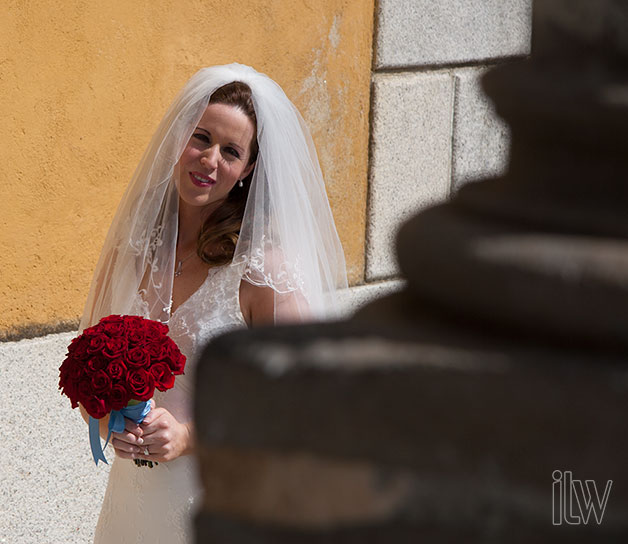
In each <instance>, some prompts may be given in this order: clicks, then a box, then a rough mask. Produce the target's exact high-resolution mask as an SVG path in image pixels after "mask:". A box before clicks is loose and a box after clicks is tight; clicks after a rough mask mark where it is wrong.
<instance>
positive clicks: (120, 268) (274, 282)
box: [81, 64, 347, 330]
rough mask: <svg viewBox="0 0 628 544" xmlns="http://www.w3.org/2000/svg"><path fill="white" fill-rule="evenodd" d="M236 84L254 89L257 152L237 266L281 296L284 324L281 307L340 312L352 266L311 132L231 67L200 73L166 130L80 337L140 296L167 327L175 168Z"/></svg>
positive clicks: (152, 150)
mask: <svg viewBox="0 0 628 544" xmlns="http://www.w3.org/2000/svg"><path fill="white" fill-rule="evenodd" d="M233 81H241V82H243V83H246V84H247V85H248V86H249V87H250V88H251V91H252V97H253V104H254V107H255V114H256V117H257V140H258V146H259V152H258V157H257V162H256V165H255V169H254V172H253V178H252V182H251V186H250V189H249V196H248V200H247V203H246V208H245V212H244V219H243V222H242V228H241V231H240V237H239V239H238V242H237V245H236V249H235V254H234V258H233V263H232V264H231V265H230V266H235V267H238V268H237V270H238V273H241V274H242V277H243V278H244V279H245V280H247V281H249V282H251V283H252V284H254V285H258V286H267V287H270V288H272V289H273V291H274V294H275V319H276V320H278V321H280V320H282V317H283V316H282V312H283V310H282V308H289V310H286V313H289V314H290V318H294V317H295V313H296V314H297V315H296V317H297V319H298V318H300V319H310V318H312V319H321V318H325V317H334V316H335V315H337V311H338V300H337V290H338V289H342V288H346V285H347V279H346V269H345V260H344V254H343V251H342V246H341V244H340V240H339V238H338V234H337V232H336V228H335V225H334V221H333V217H332V214H331V209H330V207H329V202H328V200H327V194H326V192H325V185H324V181H323V177H322V174H321V170H320V166H319V163H318V158H317V155H316V150H315V148H314V144H313V142H312V138H311V136H310V133H309V130H308V128H307V126H306V125H305V122H304V121H303V119H302V117H301V115H300V114H299V112H298V111H297V109H296V108H295V106H294V105H293V104H292V102H290V100H289V99H288V98H287V97H286V95H285V94H284V92H283V90H282V89H281V87H279V85H277V84H276V83H275V82H274V81H273V80H272V79H270V78H269V77H268V76H266V75H264V74H261V73H259V72H256V71H255V70H254V69H253V68H250V67H248V66H243V65H240V64H229V65H225V66H214V67H210V68H203V69H201V70H199V71H198V72H197V73H196V74H195V75H194V76H193V77H192V78H191V79H190V80H189V81H188V83H187V84H186V85H185V87H184V88H183V90H182V91H181V92H180V93H179V95H178V96H177V97H176V99H175V100H174V102H173V104H172V105H171V106H170V108H169V109H168V111H167V113H166V115H165V116H164V118H163V119H162V121H161V123H160V124H159V127H158V128H157V131H156V132H155V135H154V136H153V138H152V140H151V142H150V144H149V146H148V148H147V150H146V152H145V153H144V155H143V157H142V160H141V161H140V164H139V166H138V168H137V170H136V171H135V174H134V175H133V178H132V180H131V182H130V184H129V186H128V188H127V190H126V192H125V194H124V196H123V198H122V201H121V202H120V205H119V207H118V210H117V212H116V215H115V217H114V219H113V222H112V224H111V227H110V229H109V233H108V235H107V238H106V240H105V244H104V247H103V250H102V253H101V255H100V259H99V261H98V264H97V266H96V270H95V272H94V277H93V280H92V284H91V288H90V292H89V296H88V299H87V303H86V305H85V309H84V312H83V318H82V320H81V330H82V329H83V328H85V327H88V326H90V325H92V324H94V323H96V322H97V321H98V320H99V319H100V318H102V317H104V316H106V315H110V314H128V313H130V311H131V309H132V308H133V303H134V301H135V300H136V298H137V294H138V292H140V290H141V293H142V296H143V298H144V300H145V301H146V302H147V303H148V304H149V317H150V318H151V319H157V320H161V321H163V322H167V321H168V320H169V318H170V309H171V306H172V302H171V301H172V282H173V275H174V261H175V255H176V242H177V226H178V194H177V190H176V187H175V184H174V181H173V171H174V167H175V164H176V163H177V161H178V160H179V157H180V156H181V154H182V152H183V150H184V148H185V146H186V144H187V142H188V140H189V139H190V137H191V135H192V132H193V130H194V129H195V128H196V126H197V123H198V122H199V120H200V118H201V116H202V115H203V113H204V111H205V108H206V107H207V104H208V101H209V98H210V96H211V95H212V93H213V92H214V91H215V90H216V89H218V88H219V87H222V86H223V85H225V84H227V83H230V82H233Z"/></svg>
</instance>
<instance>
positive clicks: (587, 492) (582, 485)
mask: <svg viewBox="0 0 628 544" xmlns="http://www.w3.org/2000/svg"><path fill="white" fill-rule="evenodd" d="M552 478H553V479H554V483H553V484H552V523H553V524H554V525H561V524H563V523H566V524H568V525H580V524H583V525H586V524H587V523H589V521H590V518H591V512H593V516H594V518H595V521H596V522H597V524H598V525H599V524H600V523H602V518H603V517H604V511H605V510H606V504H607V503H608V496H609V495H610V493H611V487H612V485H613V480H608V482H606V488H605V489H604V494H603V495H602V498H600V495H599V493H598V489H597V485H596V483H595V481H594V480H585V481H584V482H583V481H582V480H574V478H573V474H572V473H571V471H569V470H565V471H562V470H555V471H554V472H552Z"/></svg>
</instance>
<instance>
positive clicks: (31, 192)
mask: <svg viewBox="0 0 628 544" xmlns="http://www.w3.org/2000/svg"><path fill="white" fill-rule="evenodd" d="M373 1H374V0H345V1H342V0H309V1H308V0H301V1H298V0H297V1H290V0H241V1H239V2H238V1H236V2H234V1H233V0H227V1H225V0H214V1H211V2H208V1H201V0H195V1H194V0H153V1H150V2H149V1H146V0H133V1H129V0H108V1H106V2H96V1H95V0H93V1H87V0H64V1H63V2H59V1H54V2H22V1H18V0H7V1H6V2H3V10H2V17H0V127H2V145H1V146H0V165H1V166H2V168H1V170H0V187H1V193H0V194H1V198H0V339H2V337H4V338H7V337H10V336H12V335H15V334H18V335H19V334H23V333H24V331H25V330H27V329H28V328H29V327H30V328H31V329H32V328H33V326H36V325H38V324H42V325H44V326H45V327H44V328H45V329H47V330H50V328H54V326H56V325H58V324H60V323H63V322H66V323H67V322H69V323H72V322H74V321H75V320H76V319H78V317H79V315H80V313H81V312H82V308H83V303H84V300H85V298H86V296H87V291H88V287H89V282H90V279H91V274H92V270H93V267H94V266H95V263H96V260H97V258H98V254H99V251H100V247H101V244H102V242H103V240H104V237H105V234H106V232H107V229H108V227H109V223H110V221H111V218H112V216H113V213H114V211H115V208H116V206H117V203H118V200H119V198H120V197H121V195H122V192H123V190H124V188H125V186H126V183H127V182H128V180H129V179H130V177H131V175H132V173H133V170H134V168H135V166H136V165H137V163H138V161H139V158H140V156H141V154H142V152H143V150H144V147H145V146H146V145H147V143H148V141H149V139H150V136H151V135H152V132H153V130H154V128H155V127H156V125H157V123H158V122H159V120H160V118H161V116H162V115H163V113H164V112H165V109H166V108H167V106H168V105H169V103H170V101H171V100H172V98H173V97H174V95H175V94H176V93H177V91H178V90H179V89H180V88H181V86H182V85H183V84H184V83H185V81H186V80H187V79H188V78H189V77H190V76H191V75H192V74H193V73H194V72H195V71H196V70H197V69H198V68H200V67H203V66H209V65H212V64H223V63H228V62H233V61H237V62H242V63H244V64H250V65H252V66H254V67H255V68H256V69H258V70H260V71H262V72H265V73H267V74H268V75H269V76H270V77H272V78H273V79H275V80H276V81H277V82H278V83H279V84H280V85H281V86H282V87H283V88H284V90H285V91H286V94H287V95H288V96H289V97H291V98H292V100H293V101H294V102H295V103H296V105H297V106H298V107H299V109H300V110H301V112H302V114H303V116H304V117H305V119H306V121H308V122H309V124H310V128H311V130H312V133H313V136H314V140H315V142H316V145H317V149H318V152H319V157H320V160H321V165H322V168H323V172H324V174H325V177H326V181H327V189H328V194H329V196H330V200H331V204H332V208H333V210H334V215H335V217H336V221H337V226H338V230H339V232H340V236H341V239H342V241H343V245H344V248H345V252H346V255H347V262H348V268H349V277H350V281H351V282H352V283H357V282H360V281H361V280H362V279H363V268H364V233H365V207H366V206H365V203H366V182H367V162H368V115H369V82H370V69H371V47H372V43H371V39H372V25H373Z"/></svg>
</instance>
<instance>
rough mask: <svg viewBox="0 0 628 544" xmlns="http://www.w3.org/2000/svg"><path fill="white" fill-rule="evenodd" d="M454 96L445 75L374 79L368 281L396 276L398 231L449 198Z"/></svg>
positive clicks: (379, 77)
mask: <svg viewBox="0 0 628 544" xmlns="http://www.w3.org/2000/svg"><path fill="white" fill-rule="evenodd" d="M453 91H454V83H453V78H452V76H451V75H450V74H449V73H446V72H437V73H431V74H394V75H376V76H375V78H374V84H373V124H372V139H371V175H370V186H369V213H368V218H369V220H368V226H367V237H368V238H367V253H366V278H367V281H372V280H376V279H382V278H387V277H391V276H394V275H395V274H396V273H397V270H398V269H397V265H396V263H395V261H396V259H395V254H394V242H395V233H396V231H397V228H398V227H399V225H400V224H401V223H402V222H403V221H404V220H406V219H408V218H410V217H411V216H412V215H413V214H414V213H416V212H417V211H418V210H419V209H421V208H423V207H425V206H428V205H431V204H435V203H437V202H439V201H441V200H443V199H444V198H446V197H447V195H448V194H449V188H450V176H451V166H450V165H451V137H452V117H453Z"/></svg>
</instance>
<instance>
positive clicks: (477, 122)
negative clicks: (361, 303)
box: [366, 0, 532, 282]
mask: <svg viewBox="0 0 628 544" xmlns="http://www.w3.org/2000/svg"><path fill="white" fill-rule="evenodd" d="M531 20H532V0H467V1H465V2H460V1H459V0H439V1H438V2H434V1H433V0H380V2H379V6H378V10H377V16H376V35H375V40H374V54H373V58H374V66H373V73H372V98H371V118H372V124H371V164H370V174H369V176H370V179H369V210H368V213H367V217H368V227H367V244H366V246H367V247H366V280H367V282H372V281H378V280H385V279H387V278H393V277H395V276H396V275H397V271H398V269H397V265H396V258H395V255H394V240H395V234H396V231H397V228H398V226H399V225H400V224H401V223H402V222H403V221H404V220H405V219H408V218H409V217H410V216H411V215H413V214H414V212H416V211H417V210H419V209H421V208H424V207H426V206H429V205H431V204H434V203H436V202H438V201H441V200H444V199H446V198H447V197H448V196H449V195H450V194H451V192H452V191H455V190H456V189H457V188H459V187H460V186H461V185H463V184H464V183H467V182H469V181H472V180H474V179H478V178H482V177H488V176H494V175H498V174H499V173H500V172H502V171H503V169H504V167H505V165H506V163H507V158H508V146H509V134H508V130H507V127H506V125H505V124H504V123H503V122H502V121H501V120H500V119H499V118H498V117H497V116H496V115H495V113H494V110H493V108H492V105H491V104H490V102H489V101H488V100H487V99H486V98H485V96H484V95H483V93H482V91H481V89H480V85H479V81H480V77H481V75H482V74H483V73H484V72H485V71H486V70H487V69H489V68H490V67H491V66H494V65H496V64H499V63H502V62H508V61H512V60H517V59H519V58H523V57H525V56H527V55H528V54H529V52H530V41H531Z"/></svg>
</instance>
